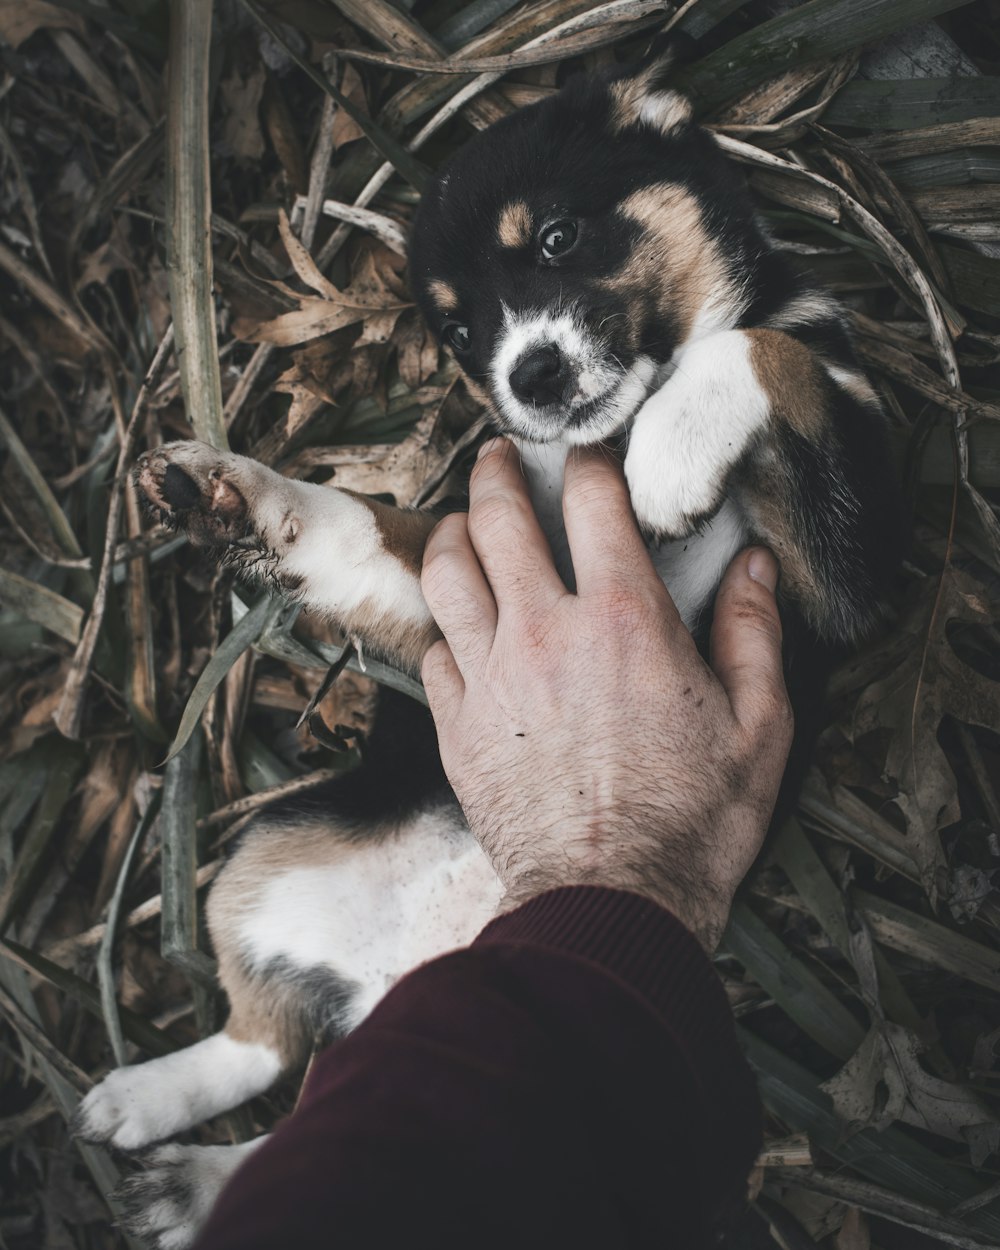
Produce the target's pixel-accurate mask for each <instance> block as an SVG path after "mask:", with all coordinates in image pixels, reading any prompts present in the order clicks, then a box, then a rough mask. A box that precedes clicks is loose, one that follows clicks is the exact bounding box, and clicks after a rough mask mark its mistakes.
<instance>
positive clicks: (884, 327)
mask: <svg viewBox="0 0 1000 1250" xmlns="http://www.w3.org/2000/svg"><path fill="white" fill-rule="evenodd" d="M935 19H936V20H935ZM667 22H669V23H671V24H672V25H673V26H675V27H676V28H678V29H680V30H683V31H685V32H686V33H687V34H688V35H690V36H691V37H692V38H693V39H694V40H695V41H696V42H695V45H694V54H693V59H692V60H691V61H690V63H689V64H688V65H686V66H685V68H684V69H683V71H682V72H681V74H680V80H681V83H682V85H683V86H684V87H685V88H686V89H687V90H688V91H689V92H690V93H691V94H692V95H693V97H694V98H695V100H696V101H697V105H698V109H699V112H700V114H701V116H702V118H703V120H705V121H706V122H707V123H708V124H710V125H712V126H713V127H715V128H716V129H717V131H718V133H719V135H720V136H721V138H722V141H723V142H724V143H725V145H726V147H727V148H728V150H729V151H730V152H731V153H732V156H733V158H734V159H735V160H738V161H741V162H743V163H744V165H745V166H746V172H747V174H748V176H749V180H750V183H751V185H752V186H753V188H754V190H755V192H756V194H757V195H758V197H759V202H760V207H761V211H762V213H763V215H764V217H765V219H766V220H767V222H768V224H769V226H770V228H771V230H772V231H773V233H774V235H775V236H776V237H777V238H778V239H780V240H781V243H782V246H783V247H785V248H786V249H787V250H788V252H789V254H790V255H792V256H793V257H794V258H795V259H796V260H797V261H798V262H800V263H801V264H802V265H803V266H804V267H805V268H807V269H809V270H811V271H812V272H813V273H815V274H818V275H819V276H820V277H821V278H822V279H823V280H824V281H826V282H827V283H828V285H829V286H830V287H831V288H832V289H834V290H835V291H837V292H839V293H840V294H841V296H842V297H843V298H844V299H845V300H846V301H847V303H848V304H849V306H850V308H851V310H852V313H853V317H854V322H855V327H856V330H857V334H858V342H859V346H860V350H861V353H862V355H863V357H864V359H865V361H866V363H867V365H868V366H869V368H870V370H871V373H872V376H873V378H874V379H875V380H876V381H877V384H878V386H879V389H880V391H881V392H882V394H883V395H884V397H885V400H886V403H887V405H888V408H889V410H890V412H891V414H892V422H893V437H894V441H895V445H896V448H897V450H898V457H899V467H900V472H901V474H902V475H903V478H904V480H905V483H906V487H907V492H908V497H909V499H910V501H911V503H912V505H913V508H914V513H915V518H916V520H915V541H914V545H913V549H912V553H911V556H910V559H909V561H908V563H907V565H906V567H905V569H904V571H903V573H902V575H901V577H900V579H899V582H898V585H897V586H895V587H894V588H893V595H894V599H895V602H896V604H897V607H898V615H897V616H896V618H895V620H894V621H893V623H892V624H891V626H889V627H887V629H886V630H885V632H884V633H883V634H882V635H881V636H880V637H878V638H876V639H875V640H874V641H873V642H872V644H871V645H870V646H869V647H868V648H867V649H866V650H865V651H864V652H863V653H862V654H861V655H859V656H857V657H855V658H854V659H852V660H851V661H850V662H849V663H847V664H845V665H844V666H843V667H842V668H841V669H840V670H839V671H838V672H837V674H836V676H835V678H834V680H833V682H832V684H831V688H830V691H829V698H828V703H827V706H826V709H825V715H824V722H823V723H824V726H825V729H824V731H823V734H822V736H821V740H820V743H819V747H818V750H817V754H816V759H815V767H814V768H813V770H812V772H811V773H810V776H809V780H808V783H807V785H806V787H805V790H804V793H803V796H802V800H801V805H800V808H799V811H798V814H797V817H796V818H795V819H793V820H791V821H790V822H789V823H788V824H787V826H786V827H785V828H783V829H782V830H781V831H780V833H779V834H778V836H776V837H775V838H774V839H773V842H772V844H771V845H770V849H769V852H768V854H767V856H766V858H765V861H764V863H763V864H762V866H761V868H760V870H759V871H758V872H757V874H756V876H755V877H754V879H753V881H752V882H751V885H750V888H749V890H748V891H747V894H746V896H745V898H744V900H743V901H742V902H741V904H740V905H739V906H738V908H737V910H736V912H735V914H734V918H733V923H732V926H731V928H730V931H729V934H728V936H727V940H726V946H725V954H724V956H723V957H722V958H721V960H720V963H719V969H720V972H721V973H722V975H723V976H724V977H725V980H726V984H727V987H728V990H729V992H730V994H731V998H732V1002H733V1006H734V1008H735V1010H736V1012H737V1015H738V1017H739V1022H740V1029H741V1031H742V1035H743V1037H744V1039H745V1042H746V1047H747V1051H748V1053H749V1055H750V1058H751V1060H752V1062H753V1063H754V1065H755V1067H756V1068H757V1071H758V1072H759V1075H760V1080H761V1088H762V1092H763V1095H764V1099H765V1102H766V1104H767V1108H768V1129H767V1137H768V1142H767V1149H766V1152H765V1154H764V1156H763V1157H762V1159H761V1163H760V1168H759V1169H758V1171H757V1172H756V1174H755V1176H754V1180H753V1195H754V1201H753V1209H752V1212H751V1214H750V1215H749V1216H748V1223H747V1228H746V1230H745V1235H746V1238H747V1243H746V1244H747V1245H751V1244H752V1245H758V1246H761V1247H763V1246H766V1245H768V1244H775V1243H777V1244H779V1245H781V1246H784V1247H786V1248H787V1250H801V1248H802V1247H813V1246H823V1247H827V1248H828V1250H868V1248H869V1247H882V1250H891V1248H892V1247H903V1246H905V1247H914V1248H916V1247H920V1246H932V1245H948V1246H960V1247H983V1246H995V1245H1000V1158H998V1154H997V1147H998V1145H1000V1118H998V1110H1000V1101H998V1093H1000V1065H998V1061H997V1055H996V1050H997V1046H998V1042H1000V898H998V895H997V892H996V890H995V889H994V885H993V878H994V875H995V873H996V869H997V866H998V864H1000V780H998V779H1000V737H998V730H1000V633H998V620H1000V616H998V611H1000V598H998V593H997V592H998V586H1000V523H998V519H997V502H998V500H1000V424H998V419H1000V369H998V362H1000V220H998V219H1000V212H998V209H1000V80H998V78H997V77H995V76H991V75H995V74H996V73H997V72H998V66H1000V5H998V3H997V0H976V2H974V3H964V4H963V3H962V0H811V2H810V3H807V4H800V5H795V4H791V5H788V4H782V5H768V4H767V3H761V2H754V3H746V0H688V2H687V3H686V4H684V5H683V6H682V7H681V8H680V9H678V10H674V8H673V7H672V6H670V5H665V4H661V3H654V2H651V0H611V2H610V3H605V4H602V5H600V6H595V5H594V4H593V3H592V2H591V0H533V2H528V3H524V2H523V0H522V2H520V3H515V2H514V0H472V2H471V3H469V4H464V5H463V4H459V3H457V2H456V0H417V2H416V3H414V4H408V3H406V0H400V3H399V4H398V5H393V4H391V3H389V0H294V2H290V0H286V2H285V3H282V4H278V3H277V2H276V0H270V2H267V3H265V2H263V0H243V2H242V3H238V4H237V3H235V2H233V3H230V2H228V0H227V2H226V3H218V4H216V5H215V7H214V13H213V11H212V6H210V5H209V4H208V3H205V2H204V0H173V3H171V4H169V5H168V4H167V3H165V2H164V0H110V3H108V4H107V5H97V4H91V3H87V2H85V0H60V2H59V3H42V2H41V0H0V387H2V396H3V399H2V407H0V512H2V518H0V533H2V541H3V559H2V567H0V750H2V754H3V762H2V764H0V921H2V925H3V937H2V940H0V1018H2V1026H0V1072H2V1077H3V1089H2V1095H0V1147H2V1149H3V1155H2V1160H3V1161H2V1165H0V1185H2V1199H0V1242H2V1244H3V1245H5V1246H7V1247H10V1248H11V1250H16V1248H19V1247H38V1246H44V1247H46V1250H55V1248H57V1247H58V1248H60V1250H61V1248H63V1247H109V1246H114V1245H120V1244H123V1239H122V1238H121V1237H120V1235H119V1234H118V1233H116V1232H115V1231H114V1230H113V1227H112V1223H111V1219H110V1216H109V1211H108V1206H107V1195H108V1192H109V1190H110V1189H111V1188H112V1187H113V1185H114V1182H115V1179H116V1176H117V1175H118V1172H119V1170H120V1169H121V1168H128V1167H130V1166H131V1165H130V1164H129V1163H128V1162H127V1161H123V1160H121V1159H112V1158H111V1157H110V1156H109V1155H108V1154H107V1153H105V1152H104V1151H101V1150H98V1149H94V1148H91V1147H87V1146H81V1145H80V1144H79V1143H74V1142H72V1141H71V1140H70V1139H69V1138H68V1137H67V1133H66V1129H65V1126H64V1121H63V1117H64V1115H65V1114H66V1113H67V1112H68V1111H69V1110H71V1108H72V1106H73V1105H74V1103H75V1101H76V1100H77V1098H78V1096H79V1094H80V1092H81V1091H83V1090H86V1089H87V1088H88V1087H89V1085H90V1084H91V1082H92V1081H93V1080H95V1079H96V1078H97V1077H99V1076H100V1074H101V1072H102V1071H103V1070H104V1069H105V1067H106V1065H107V1064H109V1063H111V1062H121V1061H123V1060H126V1059H130V1058H135V1057H139V1056H149V1055H154V1054H159V1053H163V1052H164V1051H167V1050H170V1049H171V1048H173V1047H176V1046H178V1045H181V1044H185V1043H187V1042H189V1041H191V1040H194V1039H195V1038H196V1037H197V1036H198V1035H199V1034H201V1033H203V1032H204V1031H206V1030H207V1029H210V1028H211V1027H212V1024H213V1020H214V1019H215V1017H216V1015H217V1013H218V1009H219V1004H218V1002H217V1001H216V996H215V994H214V992H213V988H212V963H211V958H210V955H209V954H208V952H207V951H206V950H205V948H204V942H203V939H202V937H201V934H200V931H199V921H198V892H199V891H200V890H201V889H202V887H204V886H205V885H206V884H207V883H208V882H209V881H210V880H211V878H212V876H213V875H214V873H215V871H216V869H217V867H218V864H219V856H220V854H221V853H222V849H221V848H222V846H223V844H224V843H225V841H226V838H227V837H228V836H229V834H230V833H231V832H232V831H233V830H234V828H235V827H236V822H237V821H238V820H239V818H240V817H241V816H242V815H244V814H245V813H246V812H247V811H248V810H250V809H252V808H253V807H254V806H256V805H257V804H259V803H260V802H261V800H262V798H264V797H266V796H267V795H268V794H269V793H270V792H272V791H273V790H274V789H275V788H287V787H290V786H294V785H298V784H301V783H300V782H299V781H298V780H297V779H298V778H299V777H300V776H301V775H303V774H313V775H317V774H325V773H327V772H329V771H330V770H338V769H342V768H344V767H348V766H350V764H351V762H352V761H353V760H354V758H355V754H356V749H357V747H356V743H357V740H358V736H359V734H362V733H363V730H364V726H365V723H366V715H367V713H368V708H369V701H370V689H371V681H372V679H373V678H375V679H377V680H386V681H389V682H396V683H400V682H403V684H406V683H405V680H404V679H401V678H400V677H399V675H398V674H394V673H393V672H391V671H390V670H388V669H382V668H379V667H378V666H374V665H369V667H368V673H367V676H359V675H358V674H357V667H358V665H357V658H356V657H354V656H352V654H351V652H350V651H349V649H345V648H344V647H343V646H342V645H340V643H339V642H338V640H337V639H335V638H330V637H327V636H323V635H321V634H320V633H318V632H317V630H316V629H315V627H311V626H310V624H309V622H308V621H305V620H302V619H298V620H297V619H295V614H294V613H290V612H288V611H287V610H285V609H283V608H282V607H281V606H280V605H276V604H274V603H271V602H270V601H268V600H267V599H265V598H257V599H255V598H253V597H251V596H249V595H248V594H247V592H246V591H245V590H242V589H239V588H234V587H233V586H232V584H231V582H230V580H229V579H228V578H227V577H226V576H225V575H219V574H218V573H217V572H216V571H215V570H214V569H212V568H210V567H208V566H207V565H206V564H205V562H204V561H203V560H201V559H199V557H198V556H197V554H196V553H194V552H193V551H191V550H190V549H189V548H187V547H186V546H185V545H184V544H183V541H182V540H179V539H178V538H177V537H175V536H174V535H172V534H170V533H167V532H164V531H161V530H159V529H155V528H154V529H149V528H147V527H145V526H144V525H143V523H142V521H141V519H140V515H139V511H138V508H137V505H136V500H135V498H134V495H133V493H132V490H131V487H130V486H129V485H128V482H127V479H126V470H127V469H128V467H129V464H130V462H131V460H132V459H133V457H134V455H135V453H136V451H137V450H138V449H141V448H143V447H146V446H150V445H155V444H156V443H158V442H160V441H162V440H165V439H170V438H176V437H183V436H188V435H190V434H191V433H192V431H193V432H194V433H196V434H197V435H198V436H199V437H201V438H204V439H208V440H210V441H213V442H215V443H217V444H223V443H225V442H227V441H228V443H229V444H230V445H232V446H233V447H235V448H237V449H239V450H246V451H249V452H250V453H252V454H253V455H255V456H257V457H259V458H261V459H263V460H264V461H266V462H267V463H269V464H272V465H275V466H277V467H279V468H280V469H281V470H282V471H283V472H287V473H289V474H297V475H309V476H312V477H314V478H316V479H317V480H327V479H331V478H332V479H333V480H335V481H336V482H338V483H341V484H344V485H348V486H351V487H353V488H356V489H360V490H365V491H369V492H372V493H378V494H385V495H388V496H392V497H394V498H395V499H396V500H398V501H400V502H405V503H410V502H415V501H425V500H428V499H432V498H435V497H438V496H440V495H441V494H443V493H444V492H446V491H447V490H448V487H449V482H450V480H451V475H452V473H453V472H454V471H455V470H456V468H457V469H460V468H461V467H462V466H463V464H464V462H465V461H466V460H467V458H468V455H469V453H470V451H471V449H472V447H473V445H474V444H475V442H476V440H477V437H478V435H479V433H480V432H481V430H482V429H483V428H484V418H483V416H482V414H481V411H480V408H479V405H478V404H477V403H476V401H475V399H474V398H473V397H472V396H470V395H469V394H468V393H467V391H466V390H465V388H464V385H463V384H462V382H461V381H460V379H459V377H458V375H457V373H456V370H455V367H454V365H453V364H452V363H451V362H450V361H447V360H445V359H443V358H442V357H440V356H439V354H438V351H437V349H436V347H435V345H434V344H433V342H432V341H431V339H430V337H429V336H428V334H427V333H426V331H425V330H424V328H423V326H422V325H421V322H420V320H419V318H418V317H417V315H416V312H415V310H414V309H413V307H412V304H411V302H410V299H409V296H408V293H407V289H406V282H405V252H406V242H405V240H406V225H407V221H408V219H409V217H410V215H411V213H412V210H413V206H414V203H415V202H416V200H417V198H418V195H419V188H420V186H421V183H422V181H423V179H424V177H425V174H426V171H427V170H428V169H430V168H433V167H434V166H436V165H437V164H438V163H439V162H440V161H441V160H442V159H444V158H445V157H446V155H447V154H448V152H449V151H450V150H452V149H453V148H454V147H455V146H456V145H458V144H459V143H461V142H462V140H463V138H464V137H465V136H467V135H468V134H469V133H470V130H471V129H473V128H477V127H482V126H484V125H487V124H489V123H490V122H491V121H493V120H494V119H496V118H498V117H502V116H504V115H505V114H507V113H509V112H510V111H511V110H513V109H515V108H518V107H520V106H522V105H524V104H527V103H529V102H531V101H533V100H536V99H538V98H540V97H542V96H544V95H545V94H547V93H548V92H551V91H553V90H555V89H556V87H557V85H558V84H559V82H560V81H561V80H562V79H563V78H564V77H565V75H566V74H567V73H569V72H571V71H572V70H574V69H576V68H580V67H586V66H594V65H601V64H606V63H608V62H609V61H611V60H613V59H614V58H616V57H618V58H619V59H621V58H624V57H625V56H627V55H628V54H629V53H631V52H634V51H637V50H640V49H641V48H642V47H643V46H644V44H645V42H646V41H647V40H648V38H649V36H650V33H651V32H652V31H653V30H654V29H658V28H662V27H663V26H664V25H665V24H666V23H667ZM919 23H930V24H928V25H918V24H919ZM915 25H916V29H912V28H914V27H915ZM210 35H211V42H210ZM181 349H182V350H181ZM331 665H332V666H333V669H331ZM334 677H335V678H336V680H334ZM172 741H173V746H172V748H171V742H172ZM168 753H169V755H170V762H169V763H167V764H166V765H165V766H164V763H163V761H164V759H165V758H166V757H167V755H168ZM161 882H162V885H161ZM293 1097H294V1090H286V1091H285V1092H284V1093H283V1094H282V1095H280V1096H279V1097H278V1098H277V1100H276V1101H274V1102H272V1101H266V1100H261V1101H259V1102H257V1103H254V1104H253V1105H252V1106H251V1107H249V1108H248V1109H243V1110H242V1111H240V1112H239V1113H237V1114H234V1115H231V1116H229V1117H226V1118H225V1120H223V1121H220V1122H218V1123H215V1124H213V1125H211V1126H210V1127H208V1128H206V1129H205V1130H204V1131H203V1133H202V1138H203V1139H204V1140H229V1139H233V1138H239V1137H242V1136H245V1135H246V1134H249V1133H252V1132H254V1131H257V1130H259V1128H260V1127H262V1126H266V1125H267V1124H268V1123H270V1122H271V1121H273V1119H274V1118H275V1116H276V1115H277V1114H279V1113H280V1112H281V1111H282V1110H283V1109H287V1107H288V1105H289V1103H290V1100H291V1098H293Z"/></svg>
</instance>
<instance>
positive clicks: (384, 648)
mask: <svg viewBox="0 0 1000 1250" xmlns="http://www.w3.org/2000/svg"><path fill="white" fill-rule="evenodd" d="M343 629H344V631H345V633H348V634H352V635H353V634H357V636H358V637H359V638H361V639H363V640H364V642H366V643H367V644H368V646H369V647H371V649H372V650H373V651H375V652H377V653H378V654H379V655H384V656H386V657H387V658H388V659H389V660H390V661H391V662H392V663H393V664H396V665H398V666H399V667H400V668H402V669H404V670H405V671H406V672H408V673H412V674H413V675H414V676H418V675H419V673H420V664H421V662H422V660H423V658H424V655H425V653H426V651H427V648H428V647H429V646H430V645H431V643H432V642H437V640H438V639H439V638H440V637H441V631H440V630H439V629H438V627H437V626H436V625H435V624H434V622H433V621H427V622H425V623H421V622H419V621H401V620H388V619H386V614H385V604H384V603H377V602H375V601H374V600H372V601H367V600H366V601H364V602H362V603H360V604H359V605H358V606H357V607H356V608H355V609H354V610H353V611H352V612H350V613H348V614H347V615H346V616H345V618H344V621H343Z"/></svg>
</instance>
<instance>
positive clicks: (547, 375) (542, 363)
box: [510, 343, 567, 404]
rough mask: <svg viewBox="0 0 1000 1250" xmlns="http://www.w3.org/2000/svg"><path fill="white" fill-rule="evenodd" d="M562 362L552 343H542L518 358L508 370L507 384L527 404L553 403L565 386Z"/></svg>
mask: <svg viewBox="0 0 1000 1250" xmlns="http://www.w3.org/2000/svg"><path fill="white" fill-rule="evenodd" d="M566 372H567V371H566V362H565V361H564V360H563V357H562V353H561V352H560V351H559V348H558V347H556V345H555V343H545V344H543V345H542V346H541V347H536V348H535V350H534V351H533V352H529V353H528V355H527V356H525V357H524V359H523V360H522V361H520V362H519V363H518V364H517V365H516V366H515V367H514V369H513V370H512V371H511V374H510V388H511V390H512V391H513V392H514V394H515V395H516V396H517V397H518V399H523V400H524V401H525V402H526V403H529V404H557V403H559V402H560V401H561V400H562V399H563V392H564V390H565V386H566Z"/></svg>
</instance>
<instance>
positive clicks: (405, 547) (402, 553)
mask: <svg viewBox="0 0 1000 1250" xmlns="http://www.w3.org/2000/svg"><path fill="white" fill-rule="evenodd" d="M341 489H343V488H341ZM343 493H344V494H345V495H350V496H351V498H352V499H357V500H358V501H359V502H360V503H363V504H364V505H365V507H366V508H368V509H369V511H370V512H371V513H372V515H373V516H374V517H375V528H376V529H377V530H378V533H379V537H380V538H381V539H382V547H383V549H384V550H385V551H387V552H388V553H389V555H391V556H394V557H395V558H396V559H397V560H398V561H399V562H400V564H402V565H403V567H404V568H406V569H407V570H408V571H409V572H411V573H414V574H416V576H417V577H419V576H420V569H421V566H422V565H423V562H424V547H425V546H426V545H427V537H428V535H429V534H430V532H431V530H432V529H433V528H434V526H435V525H436V524H437V517H435V516H432V515H431V514H430V513H429V512H419V511H418V510H417V509H416V508H394V507H392V505H391V504H386V503H381V502H380V501H379V500H377V499H372V498H371V497H370V496H369V495H359V494H358V493H357V492H356V491H353V490H346V489H344V490H343Z"/></svg>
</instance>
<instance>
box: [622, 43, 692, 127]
mask: <svg viewBox="0 0 1000 1250" xmlns="http://www.w3.org/2000/svg"><path fill="white" fill-rule="evenodd" d="M687 42H688V41H687V40H682V39H678V38H677V37H676V36H675V37H673V38H671V39H670V40H669V42H667V41H666V39H663V40H660V39H657V40H654V41H653V44H652V46H651V48H650V51H649V53H648V55H647V56H645V57H644V58H643V59H642V60H641V61H640V62H639V63H638V65H633V66H630V67H629V68H628V69H627V70H624V71H621V72H619V73H617V74H615V75H614V76H613V77H612V78H611V80H610V82H609V84H608V87H609V90H610V92H611V110H612V126H613V127H614V129H615V130H624V129H625V128H626V127H628V126H640V125H646V126H652V127H653V129H655V130H659V131H660V133H661V134H664V135H672V134H676V133H677V132H678V131H680V130H681V129H682V128H683V127H684V126H686V125H687V124H688V123H689V122H690V121H691V118H692V116H693V112H694V110H693V109H692V107H691V101H690V100H689V99H688V98H687V97H686V96H683V95H681V94H680V92H679V91H673V90H671V88H670V87H669V86H668V85H667V83H668V81H669V78H670V75H671V72H672V70H673V69H674V68H675V67H676V66H677V65H678V64H679V63H682V62H683V61H684V60H685V59H686V52H687V48H686V46H685V45H686V43H687Z"/></svg>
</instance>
